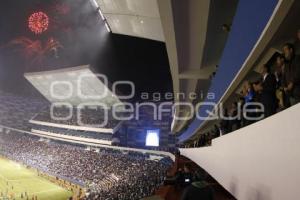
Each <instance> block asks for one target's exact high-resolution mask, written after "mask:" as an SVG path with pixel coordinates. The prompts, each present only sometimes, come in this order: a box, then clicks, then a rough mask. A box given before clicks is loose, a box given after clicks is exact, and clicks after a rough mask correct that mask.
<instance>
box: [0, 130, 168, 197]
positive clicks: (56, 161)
mask: <svg viewBox="0 0 300 200" xmlns="http://www.w3.org/2000/svg"><path fill="white" fill-rule="evenodd" d="M0 154H1V155H3V156H5V157H7V158H9V159H12V160H14V161H17V162H20V163H22V164H24V165H26V166H30V167H32V168H36V169H38V170H40V171H42V172H44V173H49V174H51V175H56V176H57V177H60V178H61V177H64V178H67V179H68V180H73V181H74V183H81V184H82V185H84V186H85V187H86V188H87V194H86V197H84V199H85V200H94V199H95V200H96V199H97V200H101V199H103V200H128V199H130V200H138V199H141V198H143V197H147V196H150V195H152V194H153V193H154V191H155V189H156V188H158V187H159V186H160V184H161V183H162V182H163V180H164V177H165V174H166V171H167V169H168V168H169V167H170V166H171V164H172V161H171V159H170V158H167V157H165V158H163V159H161V160H159V161H158V160H150V159H149V155H146V154H142V153H138V152H128V151H127V152H123V151H120V150H110V149H108V148H105V149H101V150H100V151H99V152H98V151H88V150H86V149H84V148H82V147H79V146H72V145H69V144H62V143H55V142H45V141H41V140H40V139H39V138H38V137H33V136H29V135H25V134H24V135H23V134H21V133H13V132H9V133H3V132H0Z"/></svg>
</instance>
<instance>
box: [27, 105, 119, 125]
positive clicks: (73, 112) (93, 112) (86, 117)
mask: <svg viewBox="0 0 300 200" xmlns="http://www.w3.org/2000/svg"><path fill="white" fill-rule="evenodd" d="M33 120H36V121H42V122H49V123H56V124H64V125H73V126H88V127H98V128H114V127H116V126H117V125H118V123H119V122H120V121H118V120H116V119H114V117H113V116H112V113H111V111H110V110H109V109H107V110H104V109H103V108H100V107H95V108H89V107H84V108H80V109H77V108H69V107H65V106H61V107H55V108H53V109H52V111H51V108H50V107H49V108H47V109H44V111H43V112H41V113H39V114H37V115H36V116H35V117H34V119H33Z"/></svg>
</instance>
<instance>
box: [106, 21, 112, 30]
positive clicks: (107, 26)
mask: <svg viewBox="0 0 300 200" xmlns="http://www.w3.org/2000/svg"><path fill="white" fill-rule="evenodd" d="M105 28H106V30H107V31H108V32H111V30H110V28H109V25H108V23H107V22H105Z"/></svg>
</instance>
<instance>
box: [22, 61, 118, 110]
mask: <svg viewBox="0 0 300 200" xmlns="http://www.w3.org/2000/svg"><path fill="white" fill-rule="evenodd" d="M24 76H25V78H26V79H27V80H28V81H29V82H30V83H31V84H32V85H33V86H34V87H35V88H36V89H37V90H38V91H39V92H40V93H41V94H42V95H43V96H44V97H45V98H46V99H48V100H49V101H50V102H51V103H58V102H60V103H69V104H71V105H73V106H78V105H80V104H83V103H87V104H89V103H93V104H94V103H103V104H105V105H107V107H108V108H110V107H111V106H112V105H114V104H115V103H121V102H120V100H119V99H118V98H117V96H116V95H115V94H114V93H113V92H112V91H110V89H109V88H108V87H107V86H108V81H109V80H108V79H107V78H104V77H103V78H102V75H100V76H99V77H98V76H97V75H96V74H94V73H93V72H92V71H91V70H90V69H89V66H88V65H84V66H79V67H72V68H65V69H59V70H52V71H44V72H34V73H26V74H24ZM106 82H107V83H106ZM91 105H92V104H91ZM102 107H103V106H102Z"/></svg>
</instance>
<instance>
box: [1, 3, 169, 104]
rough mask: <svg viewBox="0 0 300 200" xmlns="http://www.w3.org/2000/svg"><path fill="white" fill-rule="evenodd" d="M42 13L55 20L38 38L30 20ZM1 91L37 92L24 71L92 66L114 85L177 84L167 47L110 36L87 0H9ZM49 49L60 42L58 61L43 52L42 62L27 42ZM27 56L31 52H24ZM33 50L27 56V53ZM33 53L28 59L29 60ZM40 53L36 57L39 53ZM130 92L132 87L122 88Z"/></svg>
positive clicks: (164, 87)
mask: <svg viewBox="0 0 300 200" xmlns="http://www.w3.org/2000/svg"><path fill="white" fill-rule="evenodd" d="M37 11H42V12H44V13H46V14H47V15H48V16H49V19H50V21H49V27H48V30H47V31H46V32H44V33H43V34H40V35H36V34H34V33H33V32H31V31H30V29H29V28H28V26H27V25H28V23H27V20H28V17H29V16H30V15H31V14H32V13H34V12H37ZM0 15H1V16H0V89H2V90H5V91H9V92H14V93H16V94H21V93H23V94H24V93H26V94H28V95H29V94H31V93H36V91H35V90H34V89H32V87H31V86H30V84H29V83H27V82H26V81H25V79H24V78H23V74H24V72H35V71H45V70H53V69H58V68H65V67H74V66H78V65H83V64H91V66H92V69H93V71H95V72H98V73H103V74H106V75H107V76H108V78H109V81H110V82H111V83H112V82H114V81H116V80H130V81H133V82H134V83H135V86H136V90H137V97H136V99H138V96H139V95H138V94H139V93H141V92H150V93H153V92H160V93H165V92H171V91H172V80H171V75H170V69H169V63H168V57H167V52H166V47H165V44H164V43H161V42H156V41H152V40H147V39H141V38H134V37H128V36H121V35H115V34H109V33H107V31H106V29H105V27H104V23H103V22H102V20H101V19H100V16H99V14H98V13H97V12H95V11H94V8H93V7H92V6H91V4H90V2H89V1H86V0H65V1H58V0H44V1H42V2H41V1H40V0H26V1H20V0H9V1H3V2H1V6H0ZM20 38H21V39H22V40H24V38H26V40H29V41H31V42H36V43H39V44H40V49H41V50H44V49H45V48H46V44H47V41H48V40H49V39H50V38H53V39H55V41H58V42H59V44H60V45H61V46H62V48H59V49H58V57H55V56H54V55H53V52H48V53H45V54H43V58H42V60H41V61H40V62H36V59H34V58H35V57H34V56H31V57H30V56H28V55H27V54H28V51H26V50H25V48H24V46H22V45H20V43H18V45H16V44H15V43H14V42H15V41H20V40H21V39H20ZM24 52H25V53H24ZM26 52H27V53H26ZM26 55H27V56H26ZM34 55H35V54H34ZM119 89H121V90H122V91H121V92H123V93H126V92H127V91H126V90H127V88H119Z"/></svg>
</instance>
